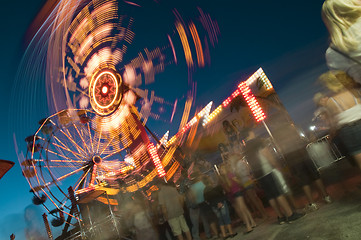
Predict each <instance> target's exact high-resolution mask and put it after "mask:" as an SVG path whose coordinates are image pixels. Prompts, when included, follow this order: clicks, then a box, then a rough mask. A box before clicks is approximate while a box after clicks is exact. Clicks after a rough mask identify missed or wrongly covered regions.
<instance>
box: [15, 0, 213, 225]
mask: <svg viewBox="0 0 361 240" xmlns="http://www.w3.org/2000/svg"><path fill="white" fill-rule="evenodd" d="M154 4H155V3H154ZM139 9H142V6H141V5H140V4H137V3H136V2H128V1H115V0H108V1H104V0H95V1H82V2H81V3H79V1H73V0H69V1H60V2H59V4H58V5H57V6H56V8H55V9H54V10H53V12H52V15H51V16H50V17H49V18H48V21H49V22H48V23H47V24H44V26H46V27H47V28H46V30H45V31H44V32H43V35H42V36H41V37H40V39H46V41H45V43H46V44H43V42H41V41H40V43H38V45H37V46H36V47H34V49H38V48H40V49H41V51H37V52H36V53H34V54H33V55H36V54H39V52H40V53H42V54H40V55H39V56H35V57H38V58H44V59H45V61H46V63H47V66H46V69H45V74H44V75H45V87H46V91H47V98H48V103H49V109H50V112H52V113H53V114H52V115H51V116H49V117H47V118H44V119H42V120H41V121H40V122H39V124H40V127H39V128H38V130H37V131H36V132H35V134H34V135H31V136H29V137H27V138H26V139H25V141H26V144H27V153H26V156H25V159H24V160H23V161H21V162H20V164H21V166H22V170H23V175H24V176H25V177H26V179H27V181H28V182H29V185H30V187H31V189H32V192H33V193H34V194H35V197H36V199H38V201H39V203H42V204H43V205H44V206H45V208H46V209H47V210H48V211H49V212H50V213H51V214H53V215H54V216H56V217H57V219H58V220H59V219H60V221H58V222H56V223H55V225H61V223H62V222H64V214H65V215H68V216H70V217H74V218H77V217H76V216H74V215H73V212H72V211H71V208H72V206H71V204H72V202H71V196H70V193H69V191H68V189H69V187H71V188H72V190H73V191H74V194H75V195H76V196H77V197H78V198H81V196H82V195H84V194H87V193H89V192H92V191H95V190H103V191H106V192H107V193H109V194H113V195H115V194H117V193H119V192H135V191H138V190H139V189H144V188H147V187H148V188H149V187H150V183H151V182H152V181H153V180H154V179H156V178H157V177H164V178H165V179H167V180H169V179H170V178H172V176H173V175H174V174H175V172H176V171H177V170H178V169H179V167H180V163H179V161H177V160H176V159H175V158H174V154H175V152H176V150H177V144H173V145H171V146H167V147H161V146H160V142H159V140H158V139H157V138H158V136H159V135H158V136H157V135H156V134H154V133H152V132H150V130H149V128H148V127H147V124H151V123H152V121H155V122H156V121H158V122H161V124H164V123H171V124H172V125H173V126H174V125H176V127H175V129H177V128H178V129H181V128H182V127H183V126H184V125H185V124H186V123H187V120H188V117H189V115H190V112H191V108H192V104H193V102H194V101H193V100H194V99H193V98H194V95H195V83H194V82H193V81H192V77H191V72H192V70H194V69H195V68H196V67H203V66H204V65H205V62H207V56H208V54H209V49H208V41H210V42H211V43H212V44H214V42H215V41H216V37H217V34H218V32H217V31H216V30H214V29H217V28H216V25H212V24H215V23H214V22H213V21H212V20H211V19H210V17H209V16H208V15H205V14H204V13H203V12H202V10H200V9H198V15H199V16H198V19H199V21H198V22H193V21H191V20H184V19H183V18H182V17H181V15H180V14H179V12H178V11H173V15H174V19H173V20H174V24H173V29H172V30H171V31H170V33H169V34H166V35H164V38H162V39H161V41H160V46H159V45H158V46H152V47H149V46H143V47H139V45H140V46H141V45H142V44H146V43H147V39H146V38H144V35H142V34H140V36H141V40H140V41H138V40H137V34H136V30H137V27H136V26H137V23H138V22H137V14H136V13H137V11H138V10H139ZM144 13H145V12H144V11H141V14H144ZM133 15H134V16H133ZM150 16H152V14H150ZM138 17H139V14H138ZM143 17H144V16H143ZM143 21H144V20H143ZM209 26H212V27H213V28H209ZM143 27H144V26H143ZM155 27H156V26H155ZM209 29H213V30H212V31H211V30H209ZM39 32H41V31H39ZM149 37H150V36H149ZM207 39H209V40H207ZM133 42H136V46H133ZM39 44H43V46H39ZM32 57H34V56H32ZM182 59H183V61H184V66H185V68H186V71H185V72H186V73H185V74H184V76H182V77H181V78H183V79H184V80H181V81H178V82H175V81H173V79H172V80H169V79H168V77H169V76H171V78H175V76H174V74H170V75H167V69H168V68H169V69H170V70H171V71H174V69H175V68H174V67H175V66H176V65H177V64H179V65H181V64H180V62H181V60H182ZM39 62H44V61H39ZM27 64H31V63H30V62H28V63H27ZM23 68H24V69H27V71H28V69H29V68H28V65H26V62H25V66H24V67H23ZM35 69H36V68H35ZM25 73H26V72H25ZM27 74H28V75H30V76H36V74H29V73H27ZM163 74H164V75H163ZM24 75H26V74H24ZM178 77H180V76H178ZM179 82H180V83H179ZM174 84H175V85H176V86H177V89H173V85H174ZM158 93H159V94H164V95H165V97H161V95H158ZM178 135H179V134H178ZM178 135H177V136H178ZM46 199H47V200H46ZM97 200H99V201H102V200H101V198H100V197H99V198H97ZM103 201H104V200H103ZM116 204H117V202H116V201H115V202H114V205H116ZM54 208H55V209H54Z"/></svg>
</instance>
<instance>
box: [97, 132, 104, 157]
mask: <svg viewBox="0 0 361 240" xmlns="http://www.w3.org/2000/svg"><path fill="white" fill-rule="evenodd" d="M102 132H103V128H100V135H99V139H98V146H97V150H96V153H98V152H99V147H100V139H101V138H102Z"/></svg>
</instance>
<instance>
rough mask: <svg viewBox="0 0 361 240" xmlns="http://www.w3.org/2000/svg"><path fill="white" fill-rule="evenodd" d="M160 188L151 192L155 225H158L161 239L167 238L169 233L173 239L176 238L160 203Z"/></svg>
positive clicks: (165, 239)
mask: <svg viewBox="0 0 361 240" xmlns="http://www.w3.org/2000/svg"><path fill="white" fill-rule="evenodd" d="M158 195H159V190H158V191H153V192H152V194H151V198H152V201H151V207H152V212H153V213H152V214H153V220H154V225H155V226H157V227H158V234H159V240H167V239H168V238H167V235H168V234H169V237H170V238H171V239H172V240H173V239H175V237H174V235H173V232H172V229H171V227H170V226H169V224H168V221H167V220H166V218H165V217H164V213H163V209H162V206H161V205H160V204H159V197H158Z"/></svg>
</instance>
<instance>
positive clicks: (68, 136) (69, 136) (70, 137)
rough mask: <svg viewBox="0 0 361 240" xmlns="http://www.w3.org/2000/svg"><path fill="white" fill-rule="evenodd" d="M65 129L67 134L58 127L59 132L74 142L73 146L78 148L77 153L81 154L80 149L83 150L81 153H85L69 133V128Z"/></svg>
mask: <svg viewBox="0 0 361 240" xmlns="http://www.w3.org/2000/svg"><path fill="white" fill-rule="evenodd" d="M66 131H67V132H68V134H66V133H65V132H64V131H63V130H62V129H60V132H61V133H63V134H64V135H65V136H66V137H67V138H68V139H67V140H69V141H70V142H72V143H73V144H74V146H75V148H76V149H77V150H78V153H79V155H81V153H80V150H81V151H82V152H83V154H85V155H86V152H85V151H84V149H82V148H81V147H80V146H79V145H78V144H77V143H76V142H75V141H74V138H73V136H72V135H71V134H70V132H69V130H68V129H66Z"/></svg>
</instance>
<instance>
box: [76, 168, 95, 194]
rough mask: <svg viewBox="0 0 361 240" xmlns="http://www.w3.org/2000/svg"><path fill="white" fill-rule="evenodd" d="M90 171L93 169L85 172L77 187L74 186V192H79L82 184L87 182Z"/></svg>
mask: <svg viewBox="0 0 361 240" xmlns="http://www.w3.org/2000/svg"><path fill="white" fill-rule="evenodd" d="M90 170H91V169H90V168H89V169H88V170H87V171H86V172H84V174H83V175H82V176H81V177H80V178H79V179H78V181H77V182H76V183H75V185H74V187H73V189H74V191H77V190H78V188H79V186H80V184H81V183H84V182H86V177H87V176H88V175H89V172H90Z"/></svg>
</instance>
